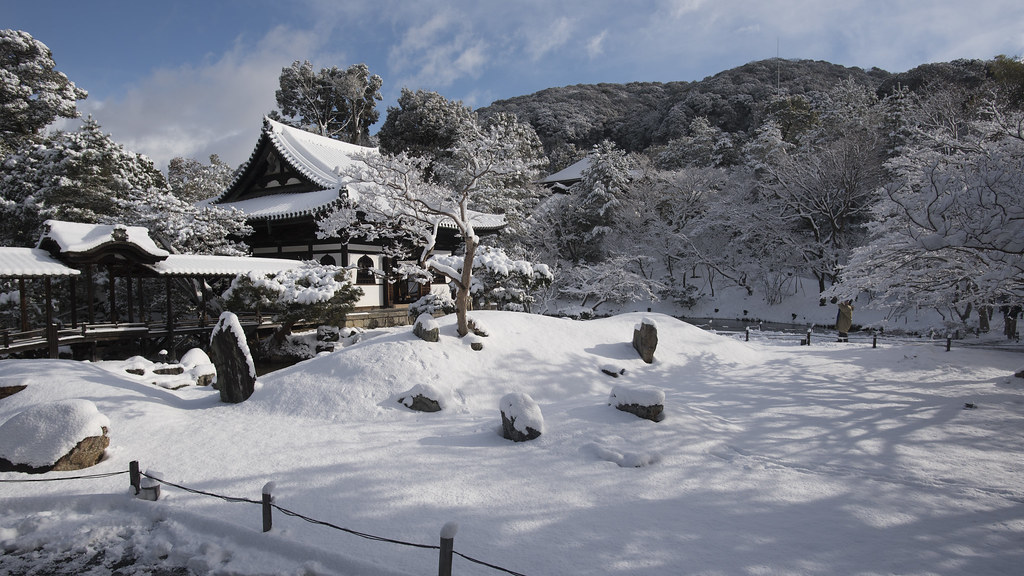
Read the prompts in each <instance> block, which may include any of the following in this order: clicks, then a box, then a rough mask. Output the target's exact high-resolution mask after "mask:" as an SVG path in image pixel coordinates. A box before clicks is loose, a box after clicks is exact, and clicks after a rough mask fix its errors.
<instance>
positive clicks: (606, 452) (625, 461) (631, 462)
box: [580, 442, 661, 468]
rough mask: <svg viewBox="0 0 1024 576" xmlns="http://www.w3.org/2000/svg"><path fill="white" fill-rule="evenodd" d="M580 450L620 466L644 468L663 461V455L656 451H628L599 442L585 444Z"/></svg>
mask: <svg viewBox="0 0 1024 576" xmlns="http://www.w3.org/2000/svg"><path fill="white" fill-rule="evenodd" d="M580 451H581V452H583V453H585V454H590V455H592V456H594V457H596V458H597V459H599V460H606V461H608V462H612V463H614V464H617V465H618V466H619V467H620V468H643V467H645V466H652V465H654V464H657V463H658V462H660V461H661V455H660V454H657V453H654V452H628V451H622V450H620V449H616V448H611V447H608V446H602V445H601V444H598V443H597V442H591V443H589V444H584V445H583V446H582V447H581V448H580Z"/></svg>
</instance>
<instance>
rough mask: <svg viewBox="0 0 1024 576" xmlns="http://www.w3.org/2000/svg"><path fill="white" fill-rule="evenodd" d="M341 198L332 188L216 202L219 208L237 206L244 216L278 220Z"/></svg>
mask: <svg viewBox="0 0 1024 576" xmlns="http://www.w3.org/2000/svg"><path fill="white" fill-rule="evenodd" d="M340 199H341V195H340V194H339V191H338V190H336V189H332V188H326V189H323V190H315V191H312V192H300V193H295V192H286V193H281V194H269V195H267V196H260V197H258V198H247V199H244V200H236V201H234V202H224V203H222V204H218V206H219V207H220V208H224V209H231V208H237V209H238V210H241V211H242V212H244V213H245V216H246V218H253V219H256V218H259V219H266V220H280V219H283V218H294V217H296V216H302V215H305V214H309V213H311V212H314V211H316V210H319V209H321V208H326V207H327V206H330V205H331V204H333V203H335V202H337V201H338V200H340Z"/></svg>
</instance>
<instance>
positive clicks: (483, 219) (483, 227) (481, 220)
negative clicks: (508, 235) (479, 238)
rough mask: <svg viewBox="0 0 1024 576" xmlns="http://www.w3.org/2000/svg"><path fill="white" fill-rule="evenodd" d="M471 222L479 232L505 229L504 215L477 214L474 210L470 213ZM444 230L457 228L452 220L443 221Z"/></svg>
mask: <svg viewBox="0 0 1024 576" xmlns="http://www.w3.org/2000/svg"><path fill="white" fill-rule="evenodd" d="M469 221H470V223H471V224H473V228H474V229H475V230H477V231H479V232H486V231H489V230H500V229H502V228H504V227H505V225H506V224H507V222H505V215H504V214H487V213H485V212H476V211H474V210H470V211H469ZM441 227H442V228H456V226H455V222H452V221H451V220H447V219H446V220H442V221H441Z"/></svg>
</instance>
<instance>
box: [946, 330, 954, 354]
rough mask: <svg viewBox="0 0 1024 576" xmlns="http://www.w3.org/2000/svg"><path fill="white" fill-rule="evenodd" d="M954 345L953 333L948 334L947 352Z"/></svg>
mask: <svg viewBox="0 0 1024 576" xmlns="http://www.w3.org/2000/svg"><path fill="white" fill-rule="evenodd" d="M952 347H953V335H952V334H946V352H949V349H950V348H952Z"/></svg>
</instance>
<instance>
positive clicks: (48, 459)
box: [0, 399, 110, 468]
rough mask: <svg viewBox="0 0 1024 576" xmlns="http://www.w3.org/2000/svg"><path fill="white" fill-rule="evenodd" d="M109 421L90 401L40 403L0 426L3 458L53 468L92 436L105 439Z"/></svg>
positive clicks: (13, 461) (0, 454) (1, 455)
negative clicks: (58, 461)
mask: <svg viewBox="0 0 1024 576" xmlns="http://www.w3.org/2000/svg"><path fill="white" fill-rule="evenodd" d="M103 428H110V420H109V419H107V417H106V416H104V415H102V414H100V412H99V410H98V409H97V408H96V405H95V404H93V403H92V402H90V401H89V400H82V399H72V400H60V401H57V402H50V403H47V404H38V405H36V406H33V407H31V408H28V409H27V410H25V411H23V412H20V413H18V414H16V415H14V416H12V417H11V418H10V419H9V420H7V421H6V422H4V423H3V425H0V458H4V459H6V460H9V461H10V462H12V463H14V464H27V465H29V466H33V467H36V468H39V467H43V466H51V465H53V464H55V463H56V462H57V460H60V458H61V457H62V456H64V455H65V454H67V453H68V452H70V451H71V450H72V449H73V448H74V447H75V446H76V445H77V444H78V443H79V442H81V441H82V440H83V439H85V438H88V437H90V436H102V435H103Z"/></svg>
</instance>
